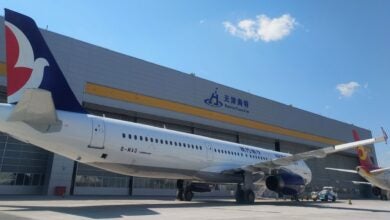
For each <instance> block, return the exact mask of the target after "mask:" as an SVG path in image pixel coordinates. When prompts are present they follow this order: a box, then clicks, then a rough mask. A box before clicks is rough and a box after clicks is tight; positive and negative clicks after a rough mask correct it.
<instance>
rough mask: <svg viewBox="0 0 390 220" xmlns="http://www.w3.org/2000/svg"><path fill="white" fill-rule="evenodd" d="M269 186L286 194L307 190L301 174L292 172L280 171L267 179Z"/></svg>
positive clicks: (270, 188)
mask: <svg viewBox="0 0 390 220" xmlns="http://www.w3.org/2000/svg"><path fill="white" fill-rule="evenodd" d="M265 184H266V186H267V188H268V189H269V190H271V191H274V192H277V193H282V194H284V195H297V194H300V193H302V192H303V191H304V190H305V181H304V180H303V178H302V177H301V176H298V175H296V174H292V173H280V174H277V175H273V176H269V177H267V179H266V180H265Z"/></svg>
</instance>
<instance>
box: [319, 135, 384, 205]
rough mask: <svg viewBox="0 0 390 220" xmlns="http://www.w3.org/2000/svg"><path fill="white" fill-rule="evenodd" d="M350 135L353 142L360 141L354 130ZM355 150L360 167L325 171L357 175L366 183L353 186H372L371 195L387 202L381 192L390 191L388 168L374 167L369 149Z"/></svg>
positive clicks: (363, 147)
mask: <svg viewBox="0 0 390 220" xmlns="http://www.w3.org/2000/svg"><path fill="white" fill-rule="evenodd" d="M352 133H353V138H354V140H355V141H358V140H360V137H359V134H358V132H357V131H356V130H353V131H352ZM356 150H357V152H358V157H359V163H360V166H357V167H356V169H355V170H348V169H338V168H331V167H326V168H325V169H327V170H334V171H339V172H346V173H356V174H359V175H360V176H361V177H363V178H364V179H366V180H367V181H368V182H362V181H352V182H353V183H354V184H358V185H359V184H364V185H370V186H372V194H374V195H375V196H380V198H381V199H382V200H387V195H385V194H383V192H382V191H383V190H385V191H386V190H387V191H390V167H387V168H380V167H378V166H377V165H375V164H374V163H373V162H372V160H371V158H370V154H369V153H370V148H368V147H365V146H359V147H357V148H356Z"/></svg>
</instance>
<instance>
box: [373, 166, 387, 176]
mask: <svg viewBox="0 0 390 220" xmlns="http://www.w3.org/2000/svg"><path fill="white" fill-rule="evenodd" d="M387 171H390V167H387V168H380V169H376V170H371V171H370V173H371V174H380V173H384V172H387Z"/></svg>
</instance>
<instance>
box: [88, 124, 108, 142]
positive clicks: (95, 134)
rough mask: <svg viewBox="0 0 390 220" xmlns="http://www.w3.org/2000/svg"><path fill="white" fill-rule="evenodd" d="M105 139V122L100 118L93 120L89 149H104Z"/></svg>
mask: <svg viewBox="0 0 390 220" xmlns="http://www.w3.org/2000/svg"><path fill="white" fill-rule="evenodd" d="M104 139H105V126H104V121H103V120H102V119H99V118H92V137H91V143H90V144H89V146H88V147H91V148H98V149H103V148H104Z"/></svg>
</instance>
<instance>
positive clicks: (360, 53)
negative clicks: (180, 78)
mask: <svg viewBox="0 0 390 220" xmlns="http://www.w3.org/2000/svg"><path fill="white" fill-rule="evenodd" d="M0 7H1V8H9V9H12V10H15V11H18V12H20V13H23V14H26V15H28V16H30V17H32V18H34V19H35V21H36V22H37V24H38V26H40V27H42V28H47V29H48V30H50V31H53V32H57V33H60V34H63V35H66V36H70V37H72V38H76V39H79V40H82V41H85V42H88V43H92V44H96V45H99V46H102V47H105V48H109V49H111V50H114V51H117V52H121V53H124V54H127V55H130V56H133V57H137V58H140V59H143V60H147V61H150V62H153V63H157V64H160V65H162V66H166V67H170V68H173V69H177V70H180V71H183V72H186V73H195V74H196V75H197V76H199V77H202V78H205V79H208V80H211V81H215V82H218V83H221V84H224V85H228V86H230V87H233V88H236V89H240V90H243V91H247V92H249V93H252V94H255V95H258V96H262V97H265V98H268V99H272V100H275V101H278V102H281V103H284V104H288V105H290V104H291V105H293V106H295V107H298V108H301V109H304V110H307V111H310V112H314V113H317V114H320V115H323V116H325V117H329V118H333V119H336V120H340V121H343V122H347V123H351V124H354V125H357V126H359V127H364V128H367V129H370V130H372V132H373V135H374V136H378V135H381V132H380V127H381V126H383V127H384V128H387V129H388V131H389V132H390V117H389V109H390V104H389V95H390V87H389V82H390V62H389V58H390V25H389V22H390V13H389V11H390V1H386V0H372V1H362V0H343V1H337V0H327V1H311V0H297V1H287V0H269V1H265V0H264V1H263V0H246V1H239V0H236V1H233V0H224V1H210V0H196V1H195V0H193V1H186V0H164V1H163V0H161V1H159V0H122V1H120V0H113V1H102V0H83V1H75V0H73V1H72V0H66V1H64V0H56V1H50V0H37V1H26V0H0ZM0 15H4V11H3V10H2V11H1V12H0ZM376 152H377V157H378V160H379V164H380V165H382V166H390V144H389V145H385V144H376Z"/></svg>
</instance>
